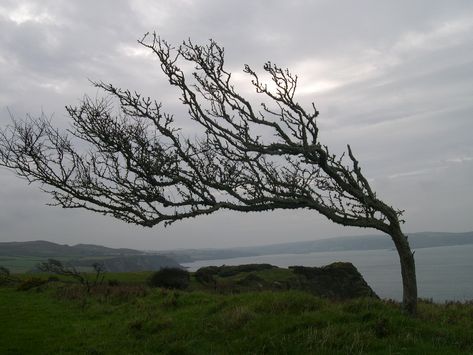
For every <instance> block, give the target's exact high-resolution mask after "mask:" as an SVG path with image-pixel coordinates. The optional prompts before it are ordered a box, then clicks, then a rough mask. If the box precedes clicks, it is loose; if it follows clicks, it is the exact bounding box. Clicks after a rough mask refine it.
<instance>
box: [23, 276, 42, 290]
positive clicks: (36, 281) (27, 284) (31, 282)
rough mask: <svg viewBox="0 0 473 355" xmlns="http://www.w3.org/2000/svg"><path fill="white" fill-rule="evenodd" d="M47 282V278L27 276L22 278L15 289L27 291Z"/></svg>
mask: <svg viewBox="0 0 473 355" xmlns="http://www.w3.org/2000/svg"><path fill="white" fill-rule="evenodd" d="M47 282H48V281H47V280H43V279H40V278H39V277H29V278H27V279H26V280H23V281H22V282H21V283H20V284H19V285H18V287H17V288H16V289H17V291H28V290H31V289H32V288H35V287H39V286H42V285H44V284H45V283H47Z"/></svg>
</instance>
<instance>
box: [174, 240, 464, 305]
mask: <svg viewBox="0 0 473 355" xmlns="http://www.w3.org/2000/svg"><path fill="white" fill-rule="evenodd" d="M414 257H415V261H416V271H417V283H418V294H419V297H421V298H426V299H431V300H432V301H434V302H437V303H443V302H446V301H461V302H463V301H467V300H473V245H461V246H444V247H434V248H421V249H417V250H415V254H414ZM335 261H348V262H351V263H353V265H355V266H356V268H357V269H358V271H359V272H360V273H361V274H362V275H363V277H364V278H365V280H366V282H367V283H368V284H369V285H370V286H371V288H372V289H373V290H374V291H375V292H376V293H377V294H378V296H380V297H381V298H386V299H387V298H389V299H394V300H398V301H400V300H401V299H402V283H401V269H400V265H399V256H398V254H397V252H396V251H395V250H394V249H392V250H391V249H384V250H351V251H333V252H316V253H307V254H278V255H262V256H251V257H239V258H231V259H218V260H199V261H195V262H192V263H184V264H183V266H185V267H187V268H188V269H189V271H195V270H197V269H198V268H200V267H203V266H209V265H216V266H220V265H241V264H253V263H268V264H271V265H275V266H279V267H288V266H293V265H301V266H319V267H320V266H323V265H327V264H330V263H332V262H335Z"/></svg>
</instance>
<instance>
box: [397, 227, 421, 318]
mask: <svg viewBox="0 0 473 355" xmlns="http://www.w3.org/2000/svg"><path fill="white" fill-rule="evenodd" d="M390 235H391V238H392V240H393V242H394V244H395V245H396V249H397V252H398V254H399V259H400V263H401V275H402V287H403V295H402V307H403V309H404V311H406V312H407V313H408V314H410V315H415V314H416V312H417V280H416V268H415V262H414V253H413V252H412V251H411V248H410V246H409V242H408V241H407V237H406V236H405V235H404V234H403V233H402V231H401V230H400V229H399V228H396V229H394V230H393V231H392V232H391V233H390Z"/></svg>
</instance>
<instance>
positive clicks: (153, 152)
mask: <svg viewBox="0 0 473 355" xmlns="http://www.w3.org/2000/svg"><path fill="white" fill-rule="evenodd" d="M138 42H139V43H140V44H141V45H142V46H144V47H146V48H148V49H149V50H150V51H152V52H153V53H154V54H155V55H156V57H157V59H158V60H159V63H160V66H161V69H162V71H163V72H164V74H165V75H166V76H167V78H168V79H169V83H170V84H171V85H172V86H175V87H177V88H178V89H179V90H180V92H181V101H182V103H183V104H184V105H185V106H186V107H187V110H188V115H189V117H190V119H192V120H193V121H195V122H196V123H197V124H198V125H197V126H198V127H200V128H201V133H202V134H201V136H200V137H199V138H192V139H190V138H188V137H187V136H186V135H185V134H184V133H183V132H182V131H181V130H180V129H179V128H178V127H176V124H175V123H174V119H173V116H172V115H171V114H169V113H166V112H164V111H163V109H162V105H161V104H160V103H158V102H156V101H153V100H151V99H150V98H148V97H143V96H142V95H140V94H138V93H136V92H131V91H129V90H122V89H120V88H117V87H115V86H113V85H111V84H106V83H103V82H95V83H94V85H95V86H96V87H97V88H100V89H101V90H103V91H104V92H105V94H106V95H105V96H104V97H105V98H104V99H98V100H97V99H95V100H93V99H90V98H88V97H85V98H84V99H83V100H82V101H81V102H80V104H79V105H78V106H68V107H66V109H67V112H68V114H69V115H70V117H71V118H72V128H71V130H70V131H69V133H64V132H61V131H59V130H58V129H56V128H54V127H53V125H52V124H51V122H50V120H48V119H47V118H45V117H40V118H38V119H31V118H30V119H27V120H25V121H13V123H12V125H10V126H8V127H7V128H6V129H4V130H3V132H2V133H1V136H0V164H1V165H3V166H6V167H9V168H11V169H13V170H15V171H16V173H17V174H18V175H20V176H22V177H24V178H26V179H27V180H28V181H29V182H36V181H38V182H40V183H41V184H42V186H43V189H44V190H45V191H47V192H48V193H50V194H51V195H52V199H53V201H54V202H53V204H54V205H59V206H62V207H64V208H84V209H88V210H91V211H95V212H99V213H103V214H105V215H112V216H114V217H115V218H118V219H120V220H123V221H126V222H129V223H135V224H139V225H142V226H146V227H152V226H154V225H156V224H159V223H164V224H165V225H168V224H171V223H173V222H176V221H178V220H181V219H184V218H189V217H197V216H199V215H205V214H210V213H213V212H215V211H217V210H220V209H226V210H234V211H240V212H251V211H269V210H274V209H297V208H305V209H311V210H315V211H317V212H318V213H320V214H322V215H324V216H325V217H327V218H328V219H330V220H331V221H333V222H335V223H338V224H341V225H344V226H355V227H363V228H374V229H377V230H379V231H382V232H384V233H386V234H387V235H389V236H390V237H391V238H392V240H393V242H394V244H395V246H396V249H397V251H398V254H399V257H400V264H401V273H402V281H403V291H404V292H403V306H404V309H405V310H406V311H407V312H409V313H410V314H415V312H416V305H417V283H416V274H415V264H414V257H413V253H412V252H411V249H410V247H409V243H408V240H407V236H405V235H404V234H403V232H402V229H401V224H402V222H403V221H402V219H401V215H402V211H400V210H396V209H394V208H393V207H391V206H390V205H388V204H386V203H385V202H383V201H382V200H380V199H379V198H378V196H377V195H376V193H375V192H374V191H373V190H372V188H371V186H370V184H369V182H368V180H367V179H366V177H365V176H364V175H363V173H362V170H361V167H360V165H359V163H358V160H357V159H356V158H355V155H354V154H353V151H352V149H351V148H350V146H349V145H348V146H347V151H346V153H344V154H342V155H341V156H336V155H335V154H333V153H332V152H331V151H330V150H329V148H328V147H327V146H326V145H324V144H323V143H322V142H321V141H320V139H319V128H318V125H317V119H318V115H319V112H318V111H317V109H316V108H315V106H314V104H312V107H310V108H309V109H307V108H304V107H302V106H301V105H300V104H299V103H298V102H297V101H296V99H295V94H296V88H297V76H295V75H293V74H291V73H290V72H289V71H288V70H285V69H282V68H280V67H278V66H276V65H274V64H272V63H270V62H267V63H266V64H265V65H264V67H263V68H264V71H265V72H266V74H267V75H269V77H270V78H271V85H269V86H268V85H267V84H266V83H264V82H263V81H262V80H261V79H260V78H261V76H259V75H258V74H257V73H256V72H255V71H254V70H253V69H251V68H250V67H249V66H248V65H246V66H245V67H244V72H245V73H246V74H247V75H248V76H249V78H250V81H251V84H252V85H253V87H254V88H255V90H256V93H258V94H260V96H261V97H262V100H261V101H262V103H261V104H260V105H257V106H255V105H254V104H253V103H252V102H250V100H249V99H248V98H245V97H243V96H242V95H241V94H240V93H239V92H238V90H237V89H236V88H235V86H234V85H233V83H232V77H231V73H230V72H228V71H226V69H225V68H224V50H223V48H222V47H220V46H219V45H218V44H217V43H215V42H214V41H210V43H209V44H208V45H205V46H201V45H196V44H194V43H192V42H191V41H190V40H189V41H186V42H184V43H183V44H181V45H180V46H178V47H173V46H171V45H170V44H168V43H167V42H166V41H164V40H162V39H161V38H159V37H158V36H156V35H155V34H153V35H145V36H144V37H143V38H142V39H141V40H139V41H138ZM183 63H187V64H189V63H190V64H192V65H193V67H194V70H193V71H192V73H187V74H186V71H185V70H183V69H181V67H183V66H182V64H183ZM186 67H188V65H187V66H186ZM114 103H116V104H118V108H114V107H116V105H115V106H114ZM77 141H82V143H81V144H79V145H77ZM84 147H87V148H84Z"/></svg>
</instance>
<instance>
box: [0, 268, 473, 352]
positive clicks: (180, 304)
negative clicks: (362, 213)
mask: <svg viewBox="0 0 473 355" xmlns="http://www.w3.org/2000/svg"><path fill="white" fill-rule="evenodd" d="M264 272H266V273H267V274H268V275H270V277H276V276H275V273H274V272H273V273H271V270H269V271H268V270H266V271H264ZM278 272H280V271H278ZM260 276H261V275H260ZM286 276H287V275H286ZM25 277H26V276H25ZM146 277H147V274H146V273H134V274H114V275H109V278H114V279H117V280H118V281H119V282H118V285H115V286H108V285H107V286H105V285H104V286H101V287H97V288H95V289H93V290H92V292H91V293H90V294H87V293H86V292H85V291H84V289H83V288H80V287H79V286H78V285H74V284H62V283H58V282H54V283H48V284H45V285H43V286H41V287H39V288H34V289H31V290H29V291H17V290H16V288H15V287H13V286H3V287H0V353H1V354H365V353H366V354H460V353H471V352H473V304H456V303H452V304H445V305H437V304H431V303H429V302H421V304H420V306H419V316H418V317H417V318H409V317H408V316H405V315H403V314H402V313H401V312H400V310H399V304H397V303H394V302H391V301H383V300H378V299H376V298H363V299H353V300H345V301H334V300H330V299H327V298H320V297H317V296H314V295H313V294H311V293H308V292H304V291H300V290H289V291H278V292H275V291H260V292H257V291H250V292H241V293H236V294H235V293H227V294H221V293H220V292H211V291H209V290H206V291H205V288H200V290H199V286H198V285H199V283H198V282H196V280H195V278H194V277H193V279H192V282H191V288H190V289H191V291H171V290H165V289H157V288H154V289H151V288H148V287H147V286H146V285H145V284H144V281H145V279H146ZM231 277H233V278H234V280H237V279H238V278H240V279H242V275H239V274H235V275H232V276H231ZM261 277H262V276H261Z"/></svg>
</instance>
